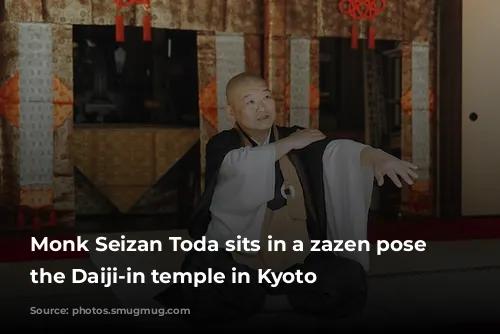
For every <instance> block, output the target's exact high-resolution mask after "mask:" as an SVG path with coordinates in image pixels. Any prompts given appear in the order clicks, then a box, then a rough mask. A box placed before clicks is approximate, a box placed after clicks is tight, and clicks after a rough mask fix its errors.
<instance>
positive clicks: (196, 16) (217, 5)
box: [180, 0, 226, 31]
mask: <svg viewBox="0 0 500 334" xmlns="http://www.w3.org/2000/svg"><path fill="white" fill-rule="evenodd" d="M225 5H226V0H201V1H200V0H181V5H180V19H181V29H185V30H208V31H223V30H224V21H225V15H224V13H225V10H224V9H225Z"/></svg>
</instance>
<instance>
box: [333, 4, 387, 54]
mask: <svg viewBox="0 0 500 334" xmlns="http://www.w3.org/2000/svg"><path fill="white" fill-rule="evenodd" d="M386 5H387V4H386V0H340V2H339V9H340V12H341V13H342V14H345V15H349V16H350V17H351V20H352V21H353V25H352V30H351V47H352V48H353V49H357V48H358V28H357V24H358V22H359V21H363V20H368V21H370V28H369V32H368V48H370V49H375V28H374V27H373V20H374V19H375V16H377V15H378V14H380V13H381V12H382V11H383V10H384V9H385V7H386Z"/></svg>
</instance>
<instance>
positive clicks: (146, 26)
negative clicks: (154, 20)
mask: <svg viewBox="0 0 500 334" xmlns="http://www.w3.org/2000/svg"><path fill="white" fill-rule="evenodd" d="M142 37H143V39H144V41H146V42H150V41H151V16H150V15H149V14H148V13H146V14H144V17H143V18H142Z"/></svg>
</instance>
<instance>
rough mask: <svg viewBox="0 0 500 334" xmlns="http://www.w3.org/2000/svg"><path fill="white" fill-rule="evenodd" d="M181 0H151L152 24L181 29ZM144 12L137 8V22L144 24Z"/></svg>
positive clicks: (164, 27)
mask: <svg viewBox="0 0 500 334" xmlns="http://www.w3.org/2000/svg"><path fill="white" fill-rule="evenodd" d="M180 6H181V3H180V2H179V1H172V0H151V14H152V21H151V26H152V27H153V28H162V29H179V28H180V27H181V15H180ZM143 15H144V12H143V11H142V10H136V19H135V24H136V25H139V26H142V17H143Z"/></svg>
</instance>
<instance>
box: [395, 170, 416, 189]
mask: <svg viewBox="0 0 500 334" xmlns="http://www.w3.org/2000/svg"><path fill="white" fill-rule="evenodd" d="M397 174H398V175H399V176H400V177H401V178H402V179H403V180H404V181H405V182H406V183H407V184H409V185H410V186H411V185H412V184H413V180H412V179H411V177H410V175H408V173H406V171H402V172H400V171H398V172H397Z"/></svg>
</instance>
